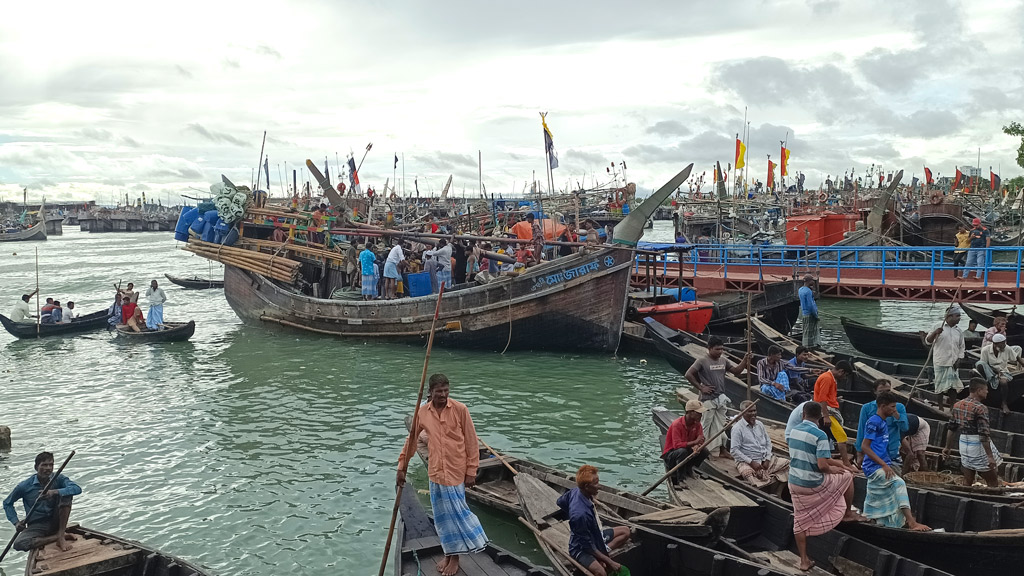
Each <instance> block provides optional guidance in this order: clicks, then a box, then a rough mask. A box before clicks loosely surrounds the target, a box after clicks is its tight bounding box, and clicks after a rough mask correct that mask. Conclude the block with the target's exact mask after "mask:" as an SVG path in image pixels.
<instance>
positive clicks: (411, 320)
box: [224, 167, 690, 351]
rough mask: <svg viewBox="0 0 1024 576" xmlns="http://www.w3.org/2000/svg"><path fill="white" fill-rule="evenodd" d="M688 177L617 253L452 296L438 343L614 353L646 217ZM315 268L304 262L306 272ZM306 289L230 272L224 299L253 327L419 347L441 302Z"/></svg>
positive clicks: (635, 220)
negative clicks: (353, 297)
mask: <svg viewBox="0 0 1024 576" xmlns="http://www.w3.org/2000/svg"><path fill="white" fill-rule="evenodd" d="M689 172H690V167H688V168H687V169H685V170H683V171H682V172H680V173H679V174H677V175H676V176H675V177H674V178H672V180H670V181H669V182H668V183H666V184H665V185H664V186H662V188H661V189H659V190H658V191H657V192H656V193H655V194H653V195H652V196H651V197H649V198H648V199H647V200H646V201H644V203H643V204H641V205H640V206H638V207H637V208H636V209H634V210H633V211H632V212H630V214H629V215H628V216H626V217H625V218H624V219H623V220H622V222H621V223H619V225H618V226H617V227H616V229H615V241H614V242H615V244H614V245H612V246H605V247H601V248H598V249H595V250H590V251H586V252H581V253H577V254H573V255H570V256H565V257H562V258H558V259H555V260H552V261H549V262H545V263H543V264H541V265H538V266H535V267H532V268H527V269H526V270H525V271H524V272H523V273H521V274H519V275H517V276H503V277H500V278H498V279H496V280H495V281H492V282H490V283H487V284H482V285H470V284H464V285H458V286H455V287H454V288H452V289H451V290H450V291H446V292H445V294H444V296H443V297H442V299H441V306H440V318H439V323H438V326H439V330H438V332H437V335H436V342H437V343H438V344H439V345H445V346H453V347H465V348H480V349H489V350H503V349H544V350H597V351H608V350H614V349H615V348H616V346H617V345H618V341H619V336H620V333H621V331H622V324H623V321H624V317H625V311H626V291H627V287H628V283H629V276H630V270H631V268H632V266H633V257H634V250H633V249H634V248H635V246H636V243H637V242H638V241H639V239H640V236H641V235H642V234H643V226H644V223H645V222H646V221H647V218H648V217H649V216H650V214H651V213H652V212H653V211H654V210H655V209H656V208H657V207H658V205H659V204H660V203H661V202H662V201H663V200H664V199H665V198H667V197H668V196H669V195H670V194H671V193H672V192H673V191H674V190H675V188H676V187H677V186H678V185H680V184H681V183H682V182H683V181H684V180H685V179H686V177H687V176H688V175H689ZM249 228H250V227H248V226H247V227H246V230H249ZM310 266H311V265H310V264H308V263H307V264H303V273H306V272H307V268H308V267H310ZM325 266H326V263H316V264H315V267H313V269H315V270H316V274H317V275H320V276H323V275H325V273H324V272H323V270H324V267H325ZM343 272H344V271H343V270H339V271H334V270H331V271H329V272H327V273H326V274H340V273H343ZM310 274H312V272H310ZM299 286H300V284H298V283H295V282H291V283H286V282H282V281H280V280H275V279H272V278H270V277H267V276H263V275H261V274H257V273H255V272H252V271H250V270H244V269H242V268H238V267H235V266H232V265H226V266H225V272H224V295H225V296H226V298H227V301H228V303H229V304H230V305H231V308H232V309H233V310H234V311H235V313H236V314H237V315H238V316H239V317H240V318H241V319H242V321H244V322H246V323H250V324H256V325H278V326H284V327H288V328H294V329H298V330H304V331H308V332H314V333H317V334H329V335H335V336H344V337H353V338H373V339H382V340H390V341H413V342H419V341H421V340H422V339H425V338H426V336H427V335H428V334H429V332H430V326H431V321H432V318H433V315H434V309H435V303H436V301H437V299H436V297H435V296H431V295H428V296H420V297H415V298H402V299H398V300H388V301H383V300H374V301H344V300H331V299H324V298H317V297H314V296H312V295H309V294H307V293H305V292H303V290H301V289H300V287H299ZM332 291H333V290H331V289H329V290H326V291H324V293H331V292H332Z"/></svg>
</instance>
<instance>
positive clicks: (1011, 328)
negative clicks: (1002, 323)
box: [959, 302, 1024, 336]
mask: <svg viewBox="0 0 1024 576" xmlns="http://www.w3.org/2000/svg"><path fill="white" fill-rule="evenodd" d="M959 306H960V308H961V309H963V311H964V314H967V317H968V318H970V319H971V320H974V321H975V322H977V323H978V324H981V325H982V326H985V327H986V328H991V327H992V322H993V320H994V319H995V317H996V313H997V312H998V313H1000V314H1002V315H1003V316H1006V334H1007V335H1013V336H1016V335H1021V334H1024V316H1021V315H1020V314H1018V313H1017V308H1016V307H1014V308H1012V309H1010V310H1005V309H1002V310H999V309H991V308H982V307H980V306H973V305H971V304H964V303H963V302H961V303H960V304H959Z"/></svg>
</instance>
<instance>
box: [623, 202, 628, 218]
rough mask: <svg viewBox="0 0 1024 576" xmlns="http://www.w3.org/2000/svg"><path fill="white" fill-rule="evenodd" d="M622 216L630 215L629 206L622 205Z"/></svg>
mask: <svg viewBox="0 0 1024 576" xmlns="http://www.w3.org/2000/svg"><path fill="white" fill-rule="evenodd" d="M622 214H623V216H625V215H626V214H629V204H623V205H622Z"/></svg>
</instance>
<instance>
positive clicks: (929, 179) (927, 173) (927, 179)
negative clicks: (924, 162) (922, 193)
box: [924, 166, 935, 186]
mask: <svg viewBox="0 0 1024 576" xmlns="http://www.w3.org/2000/svg"><path fill="white" fill-rule="evenodd" d="M924 181H925V184H928V185H929V186H931V185H932V184H935V180H933V179H932V171H931V169H930V168H928V167H927V166H925V167H924Z"/></svg>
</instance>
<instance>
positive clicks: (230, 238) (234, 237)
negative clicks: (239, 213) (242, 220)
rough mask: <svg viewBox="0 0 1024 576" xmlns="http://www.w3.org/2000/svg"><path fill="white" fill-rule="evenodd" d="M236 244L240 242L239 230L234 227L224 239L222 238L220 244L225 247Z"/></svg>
mask: <svg viewBox="0 0 1024 576" xmlns="http://www.w3.org/2000/svg"><path fill="white" fill-rule="evenodd" d="M235 242H238V228H235V227H234V226H232V227H231V228H230V229H229V230H228V231H227V234H224V237H223V238H221V240H220V244H223V245H225V246H231V245H233V244H234V243H235Z"/></svg>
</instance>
